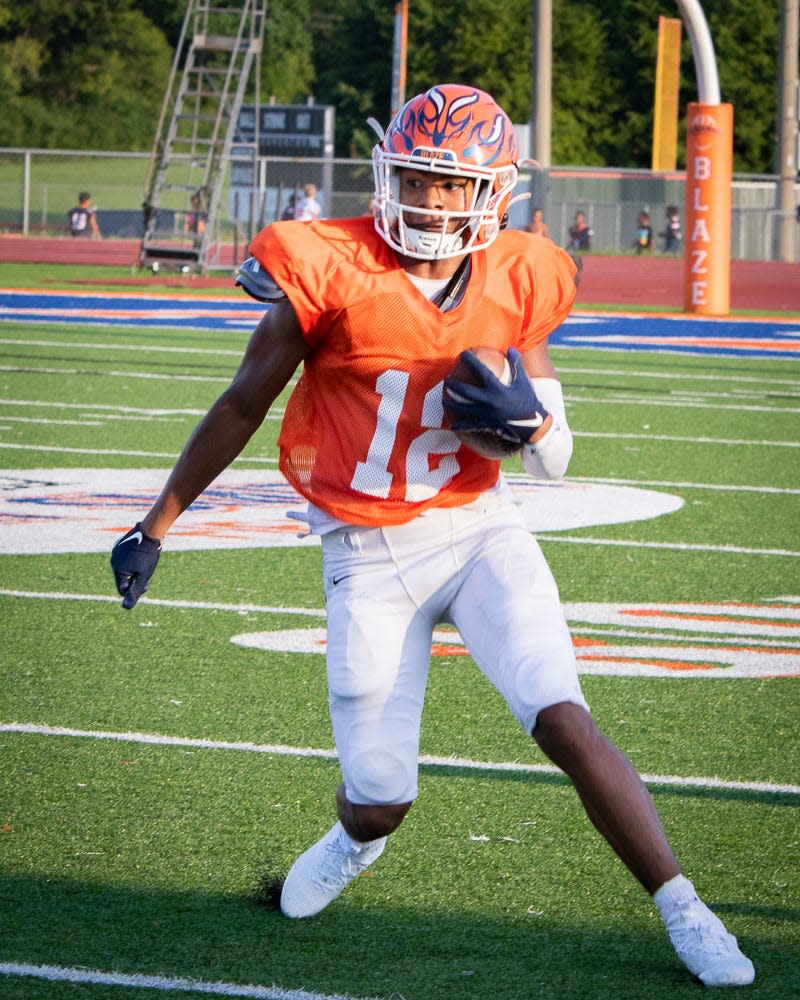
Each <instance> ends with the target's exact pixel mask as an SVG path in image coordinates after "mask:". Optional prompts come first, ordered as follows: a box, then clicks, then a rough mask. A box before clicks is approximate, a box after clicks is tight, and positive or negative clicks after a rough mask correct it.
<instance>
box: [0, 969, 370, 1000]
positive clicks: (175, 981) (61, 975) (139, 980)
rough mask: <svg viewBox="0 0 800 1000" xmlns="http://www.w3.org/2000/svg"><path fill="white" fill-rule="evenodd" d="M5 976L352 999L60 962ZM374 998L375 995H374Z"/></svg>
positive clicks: (293, 999)
mask: <svg viewBox="0 0 800 1000" xmlns="http://www.w3.org/2000/svg"><path fill="white" fill-rule="evenodd" d="M0 973H3V975H6V976H28V977H32V978H34V979H46V980H48V981H49V982H59V983H90V984H91V985H93V986H132V987H136V988H137V989H141V990H179V991H181V992H183V993H210V994H212V995H213V996H222V997H252V998H254V1000H355V998H350V997H347V996H343V995H342V994H340V993H337V994H335V995H332V994H329V993H309V992H308V991H307V990H283V989H281V988H280V987H279V986H240V985H238V984H237V983H207V982H205V981H204V980H202V979H184V978H171V977H169V976H147V975H144V974H141V973H136V974H134V975H126V974H125V973H123V972H101V971H100V970H99V969H83V968H80V969H69V968H64V967H62V966H60V965H24V964H21V963H17V962H0ZM373 1000H377V998H373Z"/></svg>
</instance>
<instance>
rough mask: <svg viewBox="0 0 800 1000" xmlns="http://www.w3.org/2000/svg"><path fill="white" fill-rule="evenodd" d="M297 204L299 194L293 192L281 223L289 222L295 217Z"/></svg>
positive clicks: (287, 202) (282, 214)
mask: <svg viewBox="0 0 800 1000" xmlns="http://www.w3.org/2000/svg"><path fill="white" fill-rule="evenodd" d="M296 204H297V192H296V191H292V193H291V194H290V195H289V198H288V199H287V201H286V208H284V210H283V212H282V213H281V222H288V221H289V219H293V218H294V217H295V205H296Z"/></svg>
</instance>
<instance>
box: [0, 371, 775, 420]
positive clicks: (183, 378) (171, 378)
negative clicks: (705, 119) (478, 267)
mask: <svg viewBox="0 0 800 1000" xmlns="http://www.w3.org/2000/svg"><path fill="white" fill-rule="evenodd" d="M0 372H16V373H19V374H23V375H101V376H103V377H104V378H105V377H107V376H108V377H112V376H113V377H115V378H143V379H155V380H156V381H160V382H219V383H220V384H224V385H227V384H228V383H229V382H230V376H228V377H227V378H225V377H223V376H222V375H175V374H168V375H162V374H159V373H158V372H123V371H117V370H116V369H109V370H108V371H104V370H103V369H101V368H98V369H97V370H96V371H95V370H92V369H89V368H40V367H38V366H34V365H32V364H31V365H0ZM776 412H778V411H776Z"/></svg>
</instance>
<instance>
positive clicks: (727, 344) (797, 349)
mask: <svg viewBox="0 0 800 1000" xmlns="http://www.w3.org/2000/svg"><path fill="white" fill-rule="evenodd" d="M550 343H551V344H554V345H556V346H558V347H599V348H603V349H605V350H617V351H619V350H631V349H634V350H638V351H663V352H668V353H670V354H674V353H679V354H703V355H716V356H724V357H750V358H788V357H800V319H796V320H795V319H791V320H790V319H786V320H784V319H775V318H764V319H728V318H725V319H714V318H706V317H703V318H700V317H694V316H693V317H688V316H678V315H671V316H654V315H651V314H639V315H633V314H630V313H626V314H624V315H621V314H617V313H585V312H576V313H573V314H572V315H571V316H570V317H569V319H567V321H566V322H565V323H564V324H562V326H560V327H559V328H558V330H556V331H555V332H554V333H552V334H551V335H550Z"/></svg>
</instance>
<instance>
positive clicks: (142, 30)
mask: <svg viewBox="0 0 800 1000" xmlns="http://www.w3.org/2000/svg"><path fill="white" fill-rule="evenodd" d="M6 15H7V16H6V17H5V18H4V20H3V22H0V23H2V27H0V64H2V65H3V67H4V68H3V70H2V72H1V73H0V97H5V98H7V99H8V100H9V101H10V103H11V106H12V108H13V112H14V113H12V114H5V115H3V116H2V117H0V145H27V146H40V147H44V148H59V147H60V148H65V149H81V148H87V149H130V150H140V149H147V148H149V146H150V145H151V143H152V136H153V131H154V124H155V122H156V121H157V119H158V112H159V109H160V107H161V101H162V98H163V92H164V88H165V86H166V82H167V77H168V74H169V67H170V64H171V61H172V53H171V52H170V49H169V46H168V45H167V42H166V39H165V38H164V35H163V33H162V32H161V31H160V30H159V29H158V28H157V27H155V26H154V25H153V23H152V22H151V21H149V20H148V19H147V18H146V17H145V16H144V15H143V14H142V13H141V12H139V11H137V10H134V9H132V5H131V0H119V2H118V3H117V4H115V5H114V6H113V7H111V6H110V5H108V4H106V3H104V2H97V0H62V2H59V3H58V4H55V3H52V2H49V0H30V2H29V3H27V4H22V5H15V6H14V7H13V8H9V9H7V10H6Z"/></svg>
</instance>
